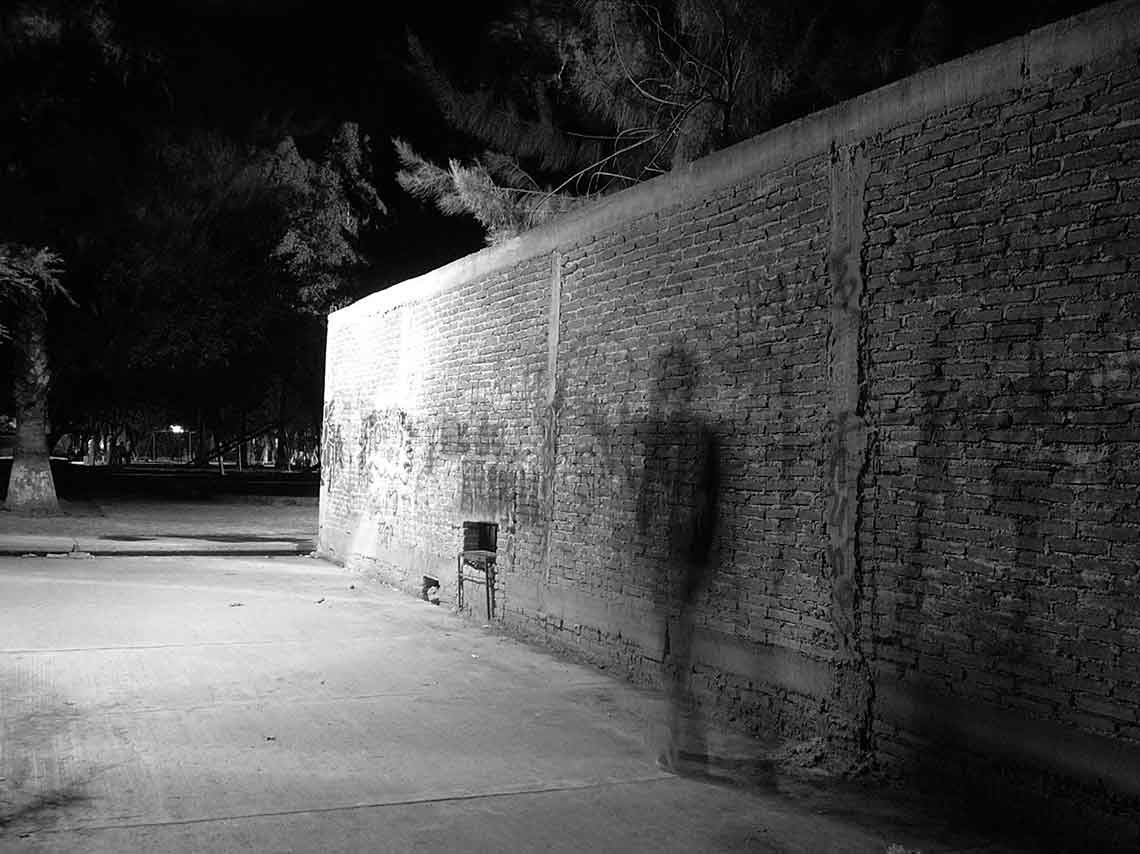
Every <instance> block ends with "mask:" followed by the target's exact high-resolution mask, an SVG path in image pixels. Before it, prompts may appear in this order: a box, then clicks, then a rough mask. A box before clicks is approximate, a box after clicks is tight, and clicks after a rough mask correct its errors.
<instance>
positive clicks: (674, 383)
mask: <svg viewBox="0 0 1140 854" xmlns="http://www.w3.org/2000/svg"><path fill="white" fill-rule="evenodd" d="M698 382H699V374H698V369H697V366H696V364H695V363H694V361H693V359H692V357H691V355H690V354H689V353H688V352H687V351H686V350H685V349H683V348H681V347H678V346H672V347H669V348H668V349H666V350H665V352H664V353H662V355H661V357H660V358H659V360H658V362H657V368H656V372H655V377H654V389H653V398H652V401H651V414H650V420H649V422H648V429H647V431H646V437H645V438H646V441H645V473H644V479H643V482H642V485H641V490H640V494H639V501H638V528H639V531H640V533H641V534H642V535H643V536H646V537H647V538H648V540H649V543H650V544H651V545H650V549H651V551H652V553H653V555H654V556H655V557H656V558H657V560H659V561H660V564H659V572H658V577H657V579H656V581H657V584H656V590H655V596H654V601H655V604H656V606H657V612H658V618H659V622H660V625H661V627H662V647H661V649H662V656H661V661H662V680H663V682H664V685H665V693H666V700H667V703H668V721H667V722H668V743H667V745H666V746H665V748H664V750H663V751H662V753H661V756H660V758H659V760H658V762H659V764H660V765H661V766H662V767H664V768H666V769H667V770H671V771H675V772H678V773H700V772H702V771H703V770H704V769H705V767H706V766H707V764H708V751H707V745H706V737H705V731H704V725H703V723H702V720H701V715H700V710H699V706H698V703H697V699H696V696H695V693H694V691H693V686H692V672H693V664H694V660H693V639H694V634H695V629H696V606H697V601H698V598H699V596H700V594H701V593H702V592H703V591H704V589H705V588H706V587H707V583H708V580H709V578H710V576H711V574H712V570H713V568H714V563H715V562H714V560H713V539H714V535H715V531H716V522H717V493H718V489H719V448H718V442H717V439H716V436H715V434H714V433H713V431H712V430H711V429H710V428H709V426H708V424H707V423H706V422H705V420H704V419H703V418H702V417H701V416H700V414H699V413H698V412H696V411H695V410H694V408H693V395H694V391H695V389H696V387H697V384H698Z"/></svg>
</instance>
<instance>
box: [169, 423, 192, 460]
mask: <svg viewBox="0 0 1140 854" xmlns="http://www.w3.org/2000/svg"><path fill="white" fill-rule="evenodd" d="M170 432H171V433H173V434H174V435H175V436H179V435H181V434H182V433H186V431H185V430H183V429H182V425H181V424H171V425H170ZM193 435H194V434H193V431H191V432H189V433H186V459H187V460H189V459H190V438H191V436H193Z"/></svg>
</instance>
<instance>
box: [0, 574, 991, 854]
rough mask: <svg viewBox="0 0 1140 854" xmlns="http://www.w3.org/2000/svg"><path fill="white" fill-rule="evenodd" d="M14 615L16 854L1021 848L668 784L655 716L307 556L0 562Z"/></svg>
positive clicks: (873, 814) (916, 824)
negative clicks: (657, 760)
mask: <svg viewBox="0 0 1140 854" xmlns="http://www.w3.org/2000/svg"><path fill="white" fill-rule="evenodd" d="M0 609H2V610H0V613H2V614H3V619H2V620H0V852H5V854H6V853H7V852H28V854H34V853H35V852H71V851H81V852H92V854H98V852H124V851H162V852H211V851H236V850H250V851H258V852H272V851H297V852H322V853H323V854H333V853H334V852H356V851H367V852H389V851H390V852H434V851H465V852H466V851H470V852H481V851H485V852H492V851H493V852H503V851H521V852H527V851H552V852H576V853H577V852H581V851H593V852H611V851H612V852H642V851H644V852H672V851H677V852H682V851H684V852H702V851H707V852H721V851H724V852H728V851H754V852H813V854H816V852H877V854H882V852H886V851H887V849H888V845H889V844H891V843H898V844H903V845H906V847H907V848H908V849H910V850H921V851H923V852H926V854H932V852H943V851H993V852H996V851H1006V850H1008V849H1005V848H999V847H997V846H989V845H986V844H984V843H983V842H981V841H979V840H978V839H975V838H971V837H969V836H967V835H965V834H964V833H963V832H962V831H961V828H958V827H955V826H953V825H947V824H943V823H940V822H939V821H937V820H934V819H930V818H929V817H927V818H922V817H920V816H919V815H918V814H916V813H912V812H907V811H898V810H897V809H894V808H886V807H883V806H882V805H881V804H878V803H877V802H875V803H873V802H870V801H867V800H866V799H860V798H859V797H856V796H852V795H850V793H847V792H845V791H841V790H839V789H829V788H817V787H813V786H811V785H807V784H805V783H804V782H803V781H802V780H798V779H793V778H785V777H776V776H774V777H772V778H771V779H770V780H769V781H767V784H766V785H761V786H753V787H742V786H727V785H723V784H718V783H715V782H710V781H705V780H694V779H683V778H679V777H675V776H673V775H671V774H668V773H665V772H662V771H660V770H659V769H658V768H657V766H656V764H655V761H654V760H655V756H656V754H657V748H658V746H659V745H660V738H659V727H658V725H657V721H658V720H660V719H661V711H662V710H661V708H660V706H659V704H658V702H657V700H656V698H654V697H653V696H651V695H648V694H645V693H642V692H639V691H637V690H635V689H633V688H631V687H630V686H627V685H625V684H623V683H621V682H618V681H616V680H613V679H611V678H610V677H608V676H607V675H606V674H605V673H603V672H602V671H598V670H595V669H592V668H588V667H584V666H580V665H577V664H573V663H568V662H565V661H561V660H557V659H555V658H553V657H551V656H550V655H548V654H546V653H545V652H543V651H540V650H536V649H534V648H531V647H528V646H525V645H523V644H520V643H518V642H516V641H513V640H510V639H508V638H505V637H502V636H499V635H497V634H495V633H494V632H492V631H490V630H489V629H484V628H483V627H481V626H479V625H477V624H475V625H473V624H469V623H464V622H462V621H461V620H460V619H459V618H458V617H456V616H455V615H453V614H451V613H449V612H448V611H446V610H445V609H443V608H439V607H434V606H432V605H429V604H428V603H426V602H421V601H419V600H416V599H412V598H409V597H406V596H404V595H403V594H400V593H397V592H395V591H392V590H390V589H388V588H385V587H382V586H379V585H377V584H375V583H371V582H367V581H365V580H363V579H361V578H359V577H357V576H355V575H352V574H349V573H347V572H346V571H345V570H343V569H340V568H337V567H334V566H331V565H329V564H325V563H323V562H320V561H317V560H314V559H311V558H300V557H287V558H286V557H282V558H248V557H246V558H243V557H224V558H219V557H186V556H168V557H122V556H114V557H103V558H98V557H96V558H87V559H77V558H72V559H63V560H52V559H45V558H0ZM726 743H727V742H726Z"/></svg>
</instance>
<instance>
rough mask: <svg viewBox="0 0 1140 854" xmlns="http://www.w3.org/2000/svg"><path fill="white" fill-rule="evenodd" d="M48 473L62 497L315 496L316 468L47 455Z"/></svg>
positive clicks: (2, 480)
mask: <svg viewBox="0 0 1140 854" xmlns="http://www.w3.org/2000/svg"><path fill="white" fill-rule="evenodd" d="M11 467H12V460H11V459H0V500H3V499H4V498H5V497H6V496H7V494H8V474H9V472H10V470H11ZM51 471H52V478H53V479H54V480H55V489H56V494H57V495H58V496H59V498H60V499H62V500H70V501H78V500H85V499H90V498H113V497H147V498H160V499H161V498H167V499H176V500H185V499H210V498H214V497H225V496H229V495H264V496H281V497H292V498H316V497H317V495H318V493H319V491H320V475H319V473H317V472H293V471H277V470H274V469H246V470H243V471H237V470H235V469H233V468H231V467H227V468H226V471H225V474H222V473H221V472H219V470H218V468H217V467H216V466H212V467H209V468H204V467H203V468H191V467H187V466H130V465H128V466H117V467H111V466H83V465H76V464H74V463H71V462H69V461H67V460H63V459H53V460H52V464H51Z"/></svg>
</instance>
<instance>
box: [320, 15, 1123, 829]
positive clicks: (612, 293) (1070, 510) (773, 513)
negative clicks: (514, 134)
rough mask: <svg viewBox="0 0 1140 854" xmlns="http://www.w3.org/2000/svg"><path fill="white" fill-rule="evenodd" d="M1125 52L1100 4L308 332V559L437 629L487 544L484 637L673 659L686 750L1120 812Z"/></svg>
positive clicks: (1119, 23) (1118, 24) (599, 654)
mask: <svg viewBox="0 0 1140 854" xmlns="http://www.w3.org/2000/svg"><path fill="white" fill-rule="evenodd" d="M1138 50H1140V4H1138V3H1136V2H1131V0H1129V2H1125V3H1119V4H1115V5H1113V6H1108V7H1104V8H1102V9H1100V10H1097V11H1094V12H1093V13H1091V14H1089V15H1085V16H1081V17H1079V18H1075V19H1072V20H1070V21H1066V22H1062V23H1060V24H1058V25H1056V26H1053V27H1049V28H1046V29H1044V30H1040V31H1037V32H1035V33H1032V34H1030V35H1029V36H1027V37H1025V38H1022V39H1018V40H1016V41H1014V42H1010V43H1007V44H1005V45H1000V46H998V47H996V48H993V49H991V50H988V51H985V52H983V53H980V54H976V55H973V56H970V57H966V58H965V59H963V60H960V61H957V62H955V63H951V64H949V65H946V66H942V67H940V68H937V69H933V70H932V71H930V72H927V73H925V74H923V75H919V76H917V77H914V78H910V79H908V80H905V81H902V82H901V83H899V84H895V85H893V86H891V87H887V88H885V89H882V90H879V91H877V92H874V93H871V94H869V95H866V96H863V97H861V98H859V99H856V100H854V101H851V102H848V103H846V104H843V105H840V106H839V107H836V108H834V109H831V110H828V111H826V112H824V113H820V114H817V115H814V116H811V117H808V118H807V119H804V120H802V121H799V122H796V123H793V124H791V125H788V126H785V127H783V128H780V129H777V130H775V131H773V132H771V133H768V134H765V135H764V136H761V137H758V138H756V139H755V140H751V141H749V142H747V143H744V144H741V145H738V146H735V147H734V148H731V149H728V150H726V151H723V152H719V153H717V154H715V155H713V156H711V157H709V158H705V159H704V160H702V161H699V162H698V163H696V164H693V165H692V166H691V167H689V168H687V169H685V170H683V171H681V172H678V173H674V174H672V175H668V176H665V177H663V178H661V179H658V180H656V181H653V182H650V183H648V184H645V185H642V186H640V187H637V188H634V189H633V190H630V191H627V192H626V193H622V194H620V195H618V196H615V197H613V198H611V199H607V200H605V201H604V202H602V203H600V204H598V205H597V206H595V207H594V208H591V209H589V210H586V211H584V212H581V213H579V214H577V215H575V216H573V217H570V218H567V219H566V220H563V221H561V222H559V223H555V224H553V225H551V226H549V227H546V228H544V229H541V230H538V231H535V232H532V233H530V234H527V235H524V236H523V237H522V238H519V239H517V240H515V241H512V242H510V243H508V244H506V245H504V246H502V247H497V248H495V249H489V250H485V251H484V252H481V253H477V254H476V255H473V256H469V257H467V258H464V259H461V260H460V261H457V262H455V263H453V264H451V265H449V266H447V267H444V268H441V269H440V270H437V271H435V272H433V273H431V274H428V275H427V276H424V277H421V278H420V279H416V280H411V281H409V282H405V283H403V284H401V285H398V286H396V287H395V288H391V289H389V290H387V291H384V292H381V293H378V294H375V295H373V296H371V297H368V298H366V299H365V300H362V301H361V302H359V303H357V304H355V305H353V306H350V307H349V308H347V309H345V310H343V311H340V312H337V313H336V314H334V315H332V317H331V318H330V323H329V344H328V362H327V372H328V373H327V379H326V412H325V431H324V449H323V457H322V462H323V481H322V493H321V534H320V543H321V545H320V548H321V551H322V553H323V554H325V555H326V556H328V557H331V558H333V559H335V560H338V561H342V562H345V563H348V564H350V565H354V566H364V567H372V568H374V569H375V570H376V571H377V572H379V573H381V574H382V575H383V576H384V577H385V578H387V579H389V580H391V581H392V582H394V583H396V584H398V585H400V586H402V587H404V588H405V589H407V590H409V591H412V592H418V591H419V590H420V587H421V582H422V577H423V576H425V575H427V576H431V577H432V578H436V579H438V580H439V581H440V582H441V583H442V587H443V595H444V597H445V599H448V600H449V601H450V600H453V599H454V595H455V590H454V587H455V555H456V553H457V552H458V550H459V548H460V546H461V542H462V524H463V522H464V521H488V522H495V523H497V524H498V525H499V570H500V574H499V579H498V585H497V596H498V614H497V617H498V618H499V619H501V620H502V621H504V622H505V623H506V624H508V625H510V626H512V627H514V628H516V629H518V630H520V631H524V632H527V633H529V634H532V635H536V636H540V637H543V638H545V639H546V640H548V641H549V642H552V643H554V644H558V645H562V646H565V647H569V648H573V649H575V650H577V651H579V652H581V653H584V654H586V655H588V656H590V657H592V658H594V659H595V660H597V661H599V662H601V663H605V664H607V665H609V666H611V667H615V668H620V669H622V670H623V671H624V672H626V673H627V674H628V675H629V676H630V677H631V678H634V679H636V680H639V681H642V682H646V683H651V684H654V683H658V682H659V681H660V679H661V676H660V674H661V672H662V659H663V657H664V655H665V652H666V649H667V648H668V645H669V644H670V643H671V644H672V648H673V652H672V653H671V654H672V655H673V656H674V657H676V656H677V655H678V653H677V648H678V643H679V640H678V639H679V638H680V637H681V634H680V633H682V632H683V633H684V639H685V652H684V655H683V661H684V662H685V663H686V665H687V666H688V668H689V669H691V670H692V672H693V680H694V688H695V690H696V693H697V695H698V697H699V699H700V702H701V709H702V714H705V715H707V716H708V717H709V718H719V719H725V720H728V719H731V720H734V721H735V722H736V723H737V724H738V725H740V726H743V727H745V728H748V729H750V730H751V731H753V732H757V733H764V734H771V733H779V734H781V735H785V736H791V737H811V736H818V735H822V736H825V737H827V738H828V739H830V740H831V742H832V744H833V745H835V746H836V749H837V750H848V751H850V752H851V753H853V754H854V753H858V752H866V751H871V752H873V753H874V754H875V755H877V756H878V757H879V758H880V759H882V760H885V761H894V762H899V763H904V764H907V765H909V766H921V765H922V764H923V762H924V761H929V760H930V759H931V758H932V757H936V756H937V757H940V758H939V760H938V761H939V762H942V761H943V758H942V757H944V756H945V755H953V756H958V757H961V756H967V757H969V756H973V757H974V758H975V759H977V760H979V761H982V762H987V763H991V764H993V763H998V764H1000V765H1001V766H1002V768H1003V773H1005V776H1007V777H1010V776H1011V774H1012V776H1013V777H1017V778H1018V780H1019V781H1020V783H1019V784H1026V781H1027V780H1030V778H1032V775H1034V774H1036V775H1045V778H1047V779H1048V780H1051V781H1053V783H1052V784H1051V785H1054V787H1055V788H1056V787H1057V786H1062V782H1063V785H1064V786H1068V787H1069V788H1068V789H1066V791H1070V792H1071V791H1079V792H1086V793H1087V792H1090V791H1093V790H1094V789H1095V790H1097V791H1100V792H1102V793H1103V792H1104V791H1108V792H1111V793H1113V797H1117V798H1124V799H1125V802H1127V803H1129V804H1132V805H1136V803H1137V798H1140V770H1138V769H1140V711H1138V710H1140V569H1138V567H1140V545H1138V543H1140V510H1138V509H1137V507H1138V506H1140V502H1138V501H1137V499H1138V498H1140V279H1138V273H1140V269H1138V268H1140V252H1138V249H1140V217H1138V216H1137V214H1138V213H1140V159H1138V158H1137V155H1138V154H1140V66H1138ZM678 591H683V594H682V595H680V596H679V595H678ZM955 761H956V760H955ZM1009 769H1015V771H1016V773H1014V772H1010V770H1009ZM1006 772H1008V773H1006ZM1018 775H1021V776H1020V777H1018ZM1033 779H1036V778H1033ZM1058 781H1062V782H1058ZM1034 785H1037V783H1034ZM1023 787H1024V785H1023ZM1074 787H1075V788H1074ZM1110 800H1111V799H1110ZM1110 811H1111V810H1110ZM1118 812H1119V814H1120V815H1124V814H1125V812H1124V811H1118ZM1121 821H1123V823H1124V824H1125V825H1127V821H1126V820H1124V819H1121ZM1131 827H1133V829H1134V825H1131ZM1121 832H1122V833H1128V832H1134V830H1128V829H1127V828H1125V829H1124V830H1122V831H1121Z"/></svg>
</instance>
